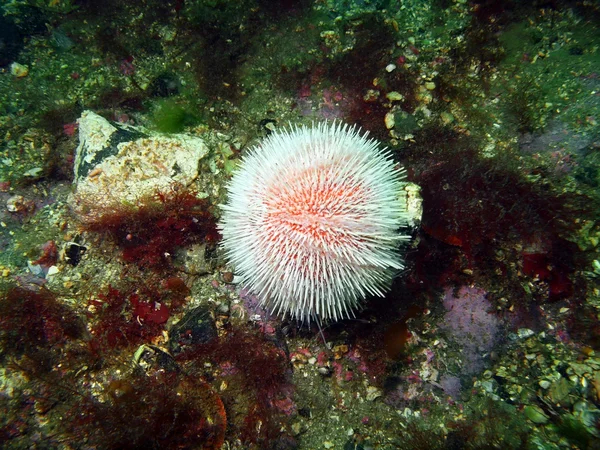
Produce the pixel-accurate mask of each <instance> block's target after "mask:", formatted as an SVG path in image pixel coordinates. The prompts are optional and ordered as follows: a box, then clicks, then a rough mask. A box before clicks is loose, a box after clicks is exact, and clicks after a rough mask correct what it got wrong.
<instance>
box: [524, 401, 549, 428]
mask: <svg viewBox="0 0 600 450" xmlns="http://www.w3.org/2000/svg"><path fill="white" fill-rule="evenodd" d="M523 412H524V413H525V417H527V418H528V419H529V420H531V421H532V422H533V423H537V424H544V423H546V422H548V416H547V415H546V413H544V411H543V410H542V408H540V407H539V406H535V405H528V406H526V407H525V409H524V410H523Z"/></svg>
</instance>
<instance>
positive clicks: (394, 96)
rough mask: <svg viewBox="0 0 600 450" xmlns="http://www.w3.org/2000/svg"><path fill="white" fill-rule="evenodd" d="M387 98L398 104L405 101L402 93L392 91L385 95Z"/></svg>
mask: <svg viewBox="0 0 600 450" xmlns="http://www.w3.org/2000/svg"><path fill="white" fill-rule="evenodd" d="M385 98H387V99H388V100H389V101H391V102H397V101H400V100H404V95H402V94H401V93H400V92H396V91H392V92H388V93H387V94H385Z"/></svg>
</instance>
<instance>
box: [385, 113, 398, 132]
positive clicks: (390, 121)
mask: <svg viewBox="0 0 600 450" xmlns="http://www.w3.org/2000/svg"><path fill="white" fill-rule="evenodd" d="M383 121H384V122H385V127H386V128H387V129H388V130H391V129H392V128H394V125H396V119H395V118H394V113H393V112H391V111H390V112H388V113H387V114H386V115H385V118H384V119H383Z"/></svg>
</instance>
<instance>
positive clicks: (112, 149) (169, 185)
mask: <svg viewBox="0 0 600 450" xmlns="http://www.w3.org/2000/svg"><path fill="white" fill-rule="evenodd" d="M78 123H79V146H78V147H77V151H76V154H75V192H74V194H73V196H72V198H71V206H72V208H73V210H74V211H75V213H76V214H77V215H78V216H79V219H80V220H81V221H82V222H83V223H86V224H93V223H95V222H98V221H100V220H102V218H105V217H107V216H109V215H111V214H122V213H123V211H124V210H127V209H131V210H132V212H134V211H136V210H139V209H141V208H145V207H152V206H154V205H159V204H160V201H162V202H164V201H165V200H168V199H169V197H170V196H171V195H173V194H174V193H175V192H177V191H179V190H181V189H182V188H186V187H188V186H190V184H191V183H193V182H194V180H195V179H196V178H197V177H198V165H199V161H200V160H201V159H202V158H203V157H204V156H205V155H206V153H207V152H208V148H207V146H206V145H205V143H204V141H203V140H202V139H200V138H199V137H196V136H191V135H186V134H176V135H169V136H165V135H160V134H154V133H151V132H149V131H147V130H145V129H142V128H137V127H132V126H128V125H124V124H120V123H112V122H109V121H108V120H106V119H104V118H103V117H101V116H99V115H98V114H95V113H93V112H91V111H84V113H83V114H82V116H81V118H80V119H79V120H78Z"/></svg>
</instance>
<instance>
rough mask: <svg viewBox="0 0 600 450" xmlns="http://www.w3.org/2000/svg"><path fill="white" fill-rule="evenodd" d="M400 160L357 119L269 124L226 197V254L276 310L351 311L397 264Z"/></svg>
mask: <svg viewBox="0 0 600 450" xmlns="http://www.w3.org/2000/svg"><path fill="white" fill-rule="evenodd" d="M403 174H404V172H403V170H398V169H397V168H396V167H395V164H394V162H393V161H392V160H391V158H390V155H389V153H388V152H386V151H385V150H380V149H379V147H378V144H377V142H376V141H374V140H372V139H368V138H367V136H366V135H362V136H361V135H360V133H359V130H357V129H356V128H355V127H348V126H347V125H342V124H339V123H338V124H336V123H321V124H319V125H317V126H314V127H312V128H309V127H304V126H303V127H296V128H292V129H291V130H285V131H281V132H276V133H273V134H272V135H271V136H269V137H268V138H267V139H266V140H265V141H264V142H263V143H262V144H261V145H260V146H258V147H256V148H254V149H252V150H250V151H249V152H248V154H247V155H246V156H245V157H244V158H243V160H242V162H241V165H240V168H239V169H238V170H237V171H236V173H235V174H234V176H233V178H232V180H231V182H230V184H229V186H228V194H229V200H228V202H227V204H226V205H223V206H222V209H223V215H222V218H221V222H220V224H219V228H220V230H221V232H222V235H223V241H222V246H223V248H224V249H225V254H226V257H227V258H228V260H229V262H230V263H231V264H233V265H234V267H235V270H236V273H237V274H238V275H240V276H241V277H242V280H243V283H244V284H245V286H246V287H248V288H249V289H250V290H251V291H252V292H254V293H255V294H256V295H257V296H258V297H259V298H260V299H261V301H262V302H263V304H264V305H265V306H267V307H269V308H270V309H271V310H272V311H273V312H275V313H277V314H280V315H283V316H284V317H285V316H291V317H292V318H294V319H297V320H299V321H305V320H306V321H310V320H339V319H342V318H345V317H350V316H352V315H353V312H354V311H355V310H356V309H357V308H358V307H359V305H360V302H361V300H363V299H364V298H365V297H366V296H367V295H369V294H374V295H380V296H383V295H384V293H385V291H386V290H387V289H388V288H389V285H390V283H391V280H392V278H393V277H394V275H395V274H396V273H397V272H398V271H399V270H401V269H402V268H403V264H402V258H401V255H400V253H399V249H398V246H399V243H400V241H402V240H404V239H406V238H407V236H403V235H401V234H400V233H399V228H400V227H402V226H405V225H406V223H407V213H406V204H405V202H404V201H403V200H402V195H401V193H402V188H403V185H404V183H403V181H402V180H403Z"/></svg>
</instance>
